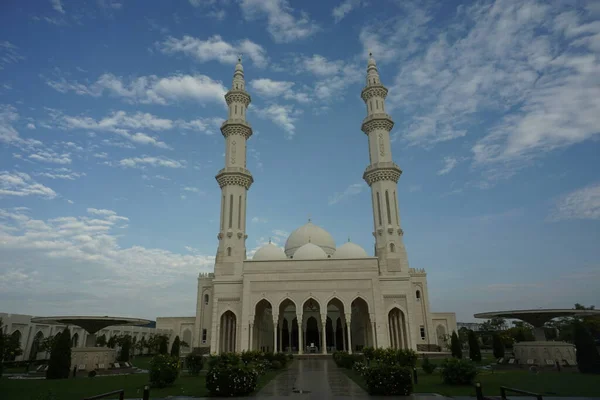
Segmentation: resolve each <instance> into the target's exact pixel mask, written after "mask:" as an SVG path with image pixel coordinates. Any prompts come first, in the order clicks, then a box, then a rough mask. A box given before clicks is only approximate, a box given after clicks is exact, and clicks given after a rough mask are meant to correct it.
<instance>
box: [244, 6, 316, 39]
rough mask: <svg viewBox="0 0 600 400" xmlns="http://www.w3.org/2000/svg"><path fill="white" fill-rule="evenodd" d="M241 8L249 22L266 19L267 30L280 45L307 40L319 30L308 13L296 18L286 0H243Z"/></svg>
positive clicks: (302, 13) (301, 13)
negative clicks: (261, 18) (260, 18)
mask: <svg viewBox="0 0 600 400" xmlns="http://www.w3.org/2000/svg"><path fill="white" fill-rule="evenodd" d="M240 7H241V8H242V12H243V14H244V17H245V18H246V19H247V20H253V19H256V18H259V17H266V18H267V30H268V31H269V33H270V34H271V37H272V38H273V40H274V41H275V42H278V43H287V42H292V41H294V40H299V39H305V38H307V37H309V36H312V35H313V34H315V33H316V32H317V31H318V30H319V26H318V25H317V24H316V23H315V22H314V21H312V20H311V19H310V17H309V16H308V14H307V13H305V12H300V13H299V14H300V15H299V16H295V15H294V9H292V8H291V7H290V5H289V3H288V2H287V1H286V0H241V2H240Z"/></svg>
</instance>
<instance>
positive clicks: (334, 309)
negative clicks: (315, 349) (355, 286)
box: [326, 297, 347, 352]
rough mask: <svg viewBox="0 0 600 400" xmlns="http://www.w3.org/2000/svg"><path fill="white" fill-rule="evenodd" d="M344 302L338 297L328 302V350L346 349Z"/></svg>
mask: <svg viewBox="0 0 600 400" xmlns="http://www.w3.org/2000/svg"><path fill="white" fill-rule="evenodd" d="M344 312H345V311H344V303H342V301H341V300H340V299H338V298H337V297H334V298H332V299H331V300H329V302H328V303H327V327H326V328H327V335H326V336H327V351H328V352H334V351H336V350H342V351H343V350H346V349H347V341H346V324H345V323H344V321H345V318H344Z"/></svg>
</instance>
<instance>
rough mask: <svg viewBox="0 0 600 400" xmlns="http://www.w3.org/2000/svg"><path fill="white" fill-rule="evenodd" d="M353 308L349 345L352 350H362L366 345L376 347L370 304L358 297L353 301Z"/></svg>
mask: <svg viewBox="0 0 600 400" xmlns="http://www.w3.org/2000/svg"><path fill="white" fill-rule="evenodd" d="M351 308H352V317H351V321H350V328H351V332H350V333H349V334H348V337H349V340H348V343H349V347H350V348H351V349H352V351H362V349H363V348H365V347H375V340H374V334H375V332H373V329H374V327H373V326H372V324H371V317H370V315H369V305H368V304H367V302H366V301H365V300H364V299H363V298H362V297H357V298H356V299H354V301H353V302H352V304H351Z"/></svg>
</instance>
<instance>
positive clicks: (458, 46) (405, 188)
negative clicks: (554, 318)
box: [0, 0, 600, 321]
mask: <svg viewBox="0 0 600 400" xmlns="http://www.w3.org/2000/svg"><path fill="white" fill-rule="evenodd" d="M369 51H372V52H373V54H374V56H375V58H376V60H377V62H378V65H379V67H380V73H381V78H382V81H383V82H384V84H386V85H387V86H388V88H389V90H390V93H389V96H388V101H387V104H388V110H389V112H390V114H391V115H392V117H393V119H394V120H395V121H396V125H395V127H394V129H393V131H392V140H393V144H392V146H393V152H394V158H395V160H396V162H397V163H398V164H399V165H400V167H401V168H402V169H403V170H404V174H403V175H402V178H401V179H400V182H399V203H400V204H399V205H400V212H401V215H402V225H403V228H404V231H405V236H404V238H405V241H406V246H407V250H408V255H409V262H410V264H411V266H412V267H415V268H425V269H426V270H427V272H428V279H429V289H430V300H431V303H432V308H433V310H434V311H456V312H457V314H458V318H459V320H465V321H468V320H472V319H473V318H472V314H473V313H474V312H483V311H491V310H497V309H506V308H537V307H571V306H572V305H573V303H575V302H580V303H584V304H595V305H596V306H600V294H599V293H600V176H599V175H600V174H599V172H600V157H599V154H600V142H599V141H598V139H599V138H600V135H599V133H600V3H598V2H597V1H596V2H594V1H589V2H586V1H569V2H567V1H554V2H552V1H537V2H536V1H533V0H532V1H527V2H523V1H509V0H497V1H477V2H458V1H444V2H439V1H433V0H432V1H414V2H411V1H405V0H402V1H400V0H397V1H393V0H343V1H334V0H325V1H319V2H317V1H286V0H229V1H225V0H219V1H217V0H178V1H175V0H174V1H145V0H144V1H142V0H128V1H124V0H88V1H80V0H76V1H75V0H38V1H19V0H5V1H2V3H1V5H0V304H1V309H0V311H3V312H12V313H23V314H36V315H48V314H101V315H106V314H118V315H129V316H137V317H146V318H155V317H157V316H173V315H193V313H194V309H195V302H196V298H195V296H196V279H195V278H196V276H197V274H198V273H199V272H202V271H212V268H213V262H214V255H215V251H216V247H217V238H216V235H217V233H218V221H219V217H218V215H219V214H218V213H219V203H220V202H219V194H220V192H219V187H218V185H217V183H216V182H215V180H214V175H215V173H216V172H217V171H218V170H219V169H220V168H221V167H222V165H223V152H224V143H223V138H222V136H221V134H220V133H219V129H218V127H219V125H220V123H221V122H222V120H223V117H224V116H225V115H226V108H225V104H224V100H223V94H224V93H225V92H226V90H227V87H228V85H229V84H230V82H231V77H232V72H233V66H234V63H235V60H236V58H237V55H238V54H240V53H241V54H243V58H244V68H245V72H246V80H247V83H248V91H249V92H250V93H251V95H252V100H253V101H252V104H251V106H250V109H249V111H248V119H249V121H250V123H251V124H252V125H253V127H254V135H253V136H252V138H251V139H250V141H249V143H248V152H249V153H248V159H249V161H248V168H249V169H250V170H251V171H252V173H253V175H254V178H255V183H254V185H253V186H252V188H251V190H250V193H249V197H248V219H249V221H248V235H249V237H248V242H247V244H248V250H249V252H250V253H252V252H253V251H255V249H256V248H257V247H259V246H260V245H261V244H263V243H265V242H267V241H268V240H269V237H272V240H273V241H274V242H275V243H277V244H280V245H282V244H283V243H284V242H285V239H286V237H287V235H288V234H289V232H291V231H292V230H294V229H295V228H297V227H298V226H301V225H302V224H304V223H305V222H306V220H307V218H308V216H309V215H310V216H311V217H312V219H313V222H314V223H316V224H318V225H320V226H322V227H323V228H325V229H327V230H328V231H329V232H331V233H332V235H333V236H334V238H335V239H336V242H337V243H338V244H341V243H343V242H344V241H346V240H347V238H348V237H350V238H351V239H352V241H354V242H356V243H358V244H360V245H362V246H363V247H364V248H365V249H367V251H368V252H369V253H371V254H372V251H373V236H372V234H371V232H372V230H373V227H372V216H371V209H370V196H369V190H368V187H367V186H366V184H365V183H364V182H363V181H362V179H361V177H362V172H363V170H364V168H365V167H366V166H367V164H368V162H369V157H368V152H367V138H366V136H365V135H364V134H363V133H362V132H361V131H360V124H361V120H362V118H363V117H364V116H365V107H364V104H363V103H362V100H361V99H360V91H361V88H362V86H363V84H364V78H365V73H366V56H367V54H368V52H369ZM250 255H251V254H250Z"/></svg>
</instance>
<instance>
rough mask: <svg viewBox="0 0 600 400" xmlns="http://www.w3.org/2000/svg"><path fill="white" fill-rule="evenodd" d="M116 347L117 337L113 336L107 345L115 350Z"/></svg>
mask: <svg viewBox="0 0 600 400" xmlns="http://www.w3.org/2000/svg"><path fill="white" fill-rule="evenodd" d="M116 345H117V337H116V336H114V335H113V336H111V337H110V339H108V343H106V346H108V347H110V348H111V349H114V348H115V346H116Z"/></svg>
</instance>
